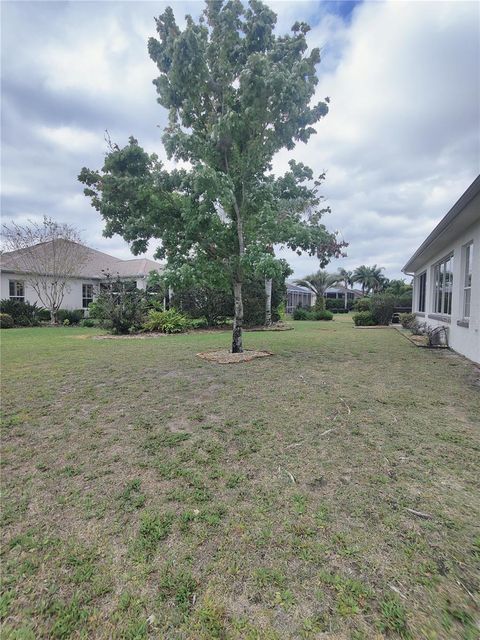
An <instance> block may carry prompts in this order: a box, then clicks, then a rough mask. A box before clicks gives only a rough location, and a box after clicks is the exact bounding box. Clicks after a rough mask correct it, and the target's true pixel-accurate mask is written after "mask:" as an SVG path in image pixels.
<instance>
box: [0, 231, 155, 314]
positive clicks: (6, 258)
mask: <svg viewBox="0 0 480 640" xmlns="http://www.w3.org/2000/svg"><path fill="white" fill-rule="evenodd" d="M54 242H57V243H58V242H70V241H69V240H60V241H58V240H56V241H52V242H47V243H41V244H38V245H35V247H34V250H35V251H38V252H39V259H38V264H39V265H48V264H52V261H53V259H54V258H53V251H54ZM71 244H72V249H73V250H75V251H77V255H78V257H79V259H78V266H77V267H76V268H75V269H74V272H73V273H72V275H69V276H68V278H67V279H66V287H65V296H64V299H63V302H62V305H61V306H62V309H84V310H86V309H87V308H88V305H89V304H90V302H92V301H93V300H94V298H95V296H96V295H97V293H98V291H99V289H100V285H101V283H102V282H105V280H106V278H107V277H108V276H110V277H113V278H117V277H118V278H120V279H121V280H124V281H134V282H135V283H136V286H137V287H138V288H139V289H144V288H145V287H146V283H147V276H148V274H149V273H150V272H151V271H157V272H159V273H160V272H161V271H162V270H163V268H164V267H163V265H162V264H160V263H159V262H154V261H153V260H148V259H146V258H134V259H132V260H121V259H119V258H115V257H114V256H111V255H109V254H108V253H103V252H102V251H97V250H96V249H91V248H90V247H86V246H85V245H79V244H77V243H71ZM73 245H75V246H73ZM57 247H58V245H57ZM40 252H41V255H40ZM20 254H21V250H19V251H10V252H6V253H3V254H2V255H1V256H0V270H1V283H0V285H1V288H0V293H1V296H0V297H1V299H2V300H4V299H8V298H10V299H13V300H22V301H25V302H29V303H30V304H34V303H37V304H38V306H39V307H42V306H43V305H42V303H41V301H40V300H39V299H38V296H37V293H36V292H35V291H34V289H33V287H32V285H31V280H32V271H31V270H30V271H29V272H27V271H26V270H25V260H24V259H22V257H21V255H20ZM33 263H35V259H34V258H33V259H30V260H29V264H33ZM47 268H48V267H47ZM41 275H42V276H45V275H48V273H47V274H41ZM29 281H30V282H29Z"/></svg>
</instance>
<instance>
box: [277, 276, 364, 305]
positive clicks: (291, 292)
mask: <svg viewBox="0 0 480 640" xmlns="http://www.w3.org/2000/svg"><path fill="white" fill-rule="evenodd" d="M286 285H287V306H286V312H287V313H293V312H294V311H295V309H298V307H303V308H304V309H309V308H310V307H313V305H314V304H315V301H316V298H317V296H316V294H315V293H313V291H312V290H311V289H309V288H308V287H302V286H300V285H298V284H292V283H291V282H287V283H286ZM323 297H324V298H335V299H339V300H344V299H345V287H343V286H341V285H336V286H335V287H328V289H326V290H325V293H324V294H323ZM361 297H362V292H361V291H357V290H356V289H347V299H348V301H349V302H353V300H356V299H357V298H361Z"/></svg>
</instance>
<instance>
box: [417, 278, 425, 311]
mask: <svg viewBox="0 0 480 640" xmlns="http://www.w3.org/2000/svg"><path fill="white" fill-rule="evenodd" d="M422 278H424V279H425V284H424V287H423V309H421V308H420V300H421V295H422V287H421V284H420V283H421V280H422ZM416 283H417V296H416V299H417V300H416V302H417V304H416V307H417V309H416V310H417V311H418V313H425V311H426V309H427V272H426V271H422V273H419V274H418V276H416Z"/></svg>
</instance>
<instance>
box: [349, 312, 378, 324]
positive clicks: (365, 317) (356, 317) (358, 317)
mask: <svg viewBox="0 0 480 640" xmlns="http://www.w3.org/2000/svg"><path fill="white" fill-rule="evenodd" d="M352 318H353V322H354V323H355V326H356V327H373V326H374V325H376V324H377V323H376V322H375V320H374V318H373V315H372V313H371V312H370V311H359V312H358V313H354V314H353V316H352Z"/></svg>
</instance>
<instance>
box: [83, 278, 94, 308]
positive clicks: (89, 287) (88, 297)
mask: <svg viewBox="0 0 480 640" xmlns="http://www.w3.org/2000/svg"><path fill="white" fill-rule="evenodd" d="M90 302H93V284H82V308H83V309H88V305H89V304H90Z"/></svg>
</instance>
